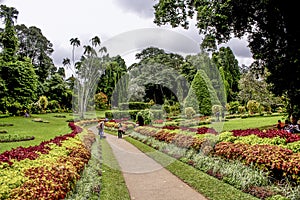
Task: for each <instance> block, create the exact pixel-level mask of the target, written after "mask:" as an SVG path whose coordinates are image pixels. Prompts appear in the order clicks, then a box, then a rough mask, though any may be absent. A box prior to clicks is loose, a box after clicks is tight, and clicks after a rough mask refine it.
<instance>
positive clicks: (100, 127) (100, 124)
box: [97, 120, 104, 139]
mask: <svg viewBox="0 0 300 200" xmlns="http://www.w3.org/2000/svg"><path fill="white" fill-rule="evenodd" d="M97 129H98V134H99V135H100V139H101V138H104V121H102V120H99V121H98V124H97Z"/></svg>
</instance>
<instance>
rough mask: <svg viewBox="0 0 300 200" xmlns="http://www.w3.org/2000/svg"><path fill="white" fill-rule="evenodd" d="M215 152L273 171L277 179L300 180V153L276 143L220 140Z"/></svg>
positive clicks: (230, 158)
mask: <svg viewBox="0 0 300 200" xmlns="http://www.w3.org/2000/svg"><path fill="white" fill-rule="evenodd" d="M215 154H216V155H217V156H221V157H223V158H225V159H229V160H240V161H242V162H243V163H245V164H247V165H250V164H254V165H255V166H257V167H258V168H260V169H262V170H264V171H268V172H271V175H273V176H274V177H275V178H276V179H279V180H280V179H282V178H284V177H288V178H291V179H293V180H296V181H297V182H300V177H299V172H300V153H293V151H292V150H290V149H286V148H282V147H280V146H276V145H249V144H241V143H237V144H235V143H231V142H220V143H218V144H216V145H215Z"/></svg>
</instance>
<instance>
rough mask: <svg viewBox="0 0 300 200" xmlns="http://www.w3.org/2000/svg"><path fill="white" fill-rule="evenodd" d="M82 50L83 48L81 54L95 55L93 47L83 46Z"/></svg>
mask: <svg viewBox="0 0 300 200" xmlns="http://www.w3.org/2000/svg"><path fill="white" fill-rule="evenodd" d="M83 48H84V52H83V54H85V55H89V56H90V55H97V53H96V51H95V49H94V48H93V47H91V46H90V45H84V46H83Z"/></svg>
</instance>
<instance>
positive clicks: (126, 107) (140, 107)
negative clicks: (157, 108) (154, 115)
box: [119, 102, 151, 110]
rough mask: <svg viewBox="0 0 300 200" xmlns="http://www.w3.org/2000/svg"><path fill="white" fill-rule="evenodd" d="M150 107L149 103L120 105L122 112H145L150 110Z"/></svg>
mask: <svg viewBox="0 0 300 200" xmlns="http://www.w3.org/2000/svg"><path fill="white" fill-rule="evenodd" d="M150 107H151V105H150V104H149V103H144V102H126V103H120V104H119V109H120V110H144V109H149V108H150Z"/></svg>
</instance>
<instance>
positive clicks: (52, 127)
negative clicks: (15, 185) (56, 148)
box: [0, 113, 73, 153]
mask: <svg viewBox="0 0 300 200" xmlns="http://www.w3.org/2000/svg"><path fill="white" fill-rule="evenodd" d="M57 115H59V116H65V117H66V118H62V117H55V116H57ZM34 118H41V119H42V120H44V121H48V122H49V123H42V122H34V121H32V120H33V119H34ZM72 118H73V117H72V115H71V114H70V113H60V114H57V113H51V114H40V115H32V116H31V117H30V118H25V117H7V118H0V124H7V123H9V124H13V126H4V127H0V130H7V132H8V133H6V134H18V135H26V136H34V137H35V139H34V140H30V141H22V142H9V143H0V153H2V152H4V151H6V150H10V149H12V148H16V147H19V146H23V147H28V146H34V145H38V144H40V143H41V142H42V141H47V140H50V139H52V138H54V137H55V136H58V135H64V134H67V133H70V132H71V129H70V128H69V127H68V122H66V120H67V119H72Z"/></svg>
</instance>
